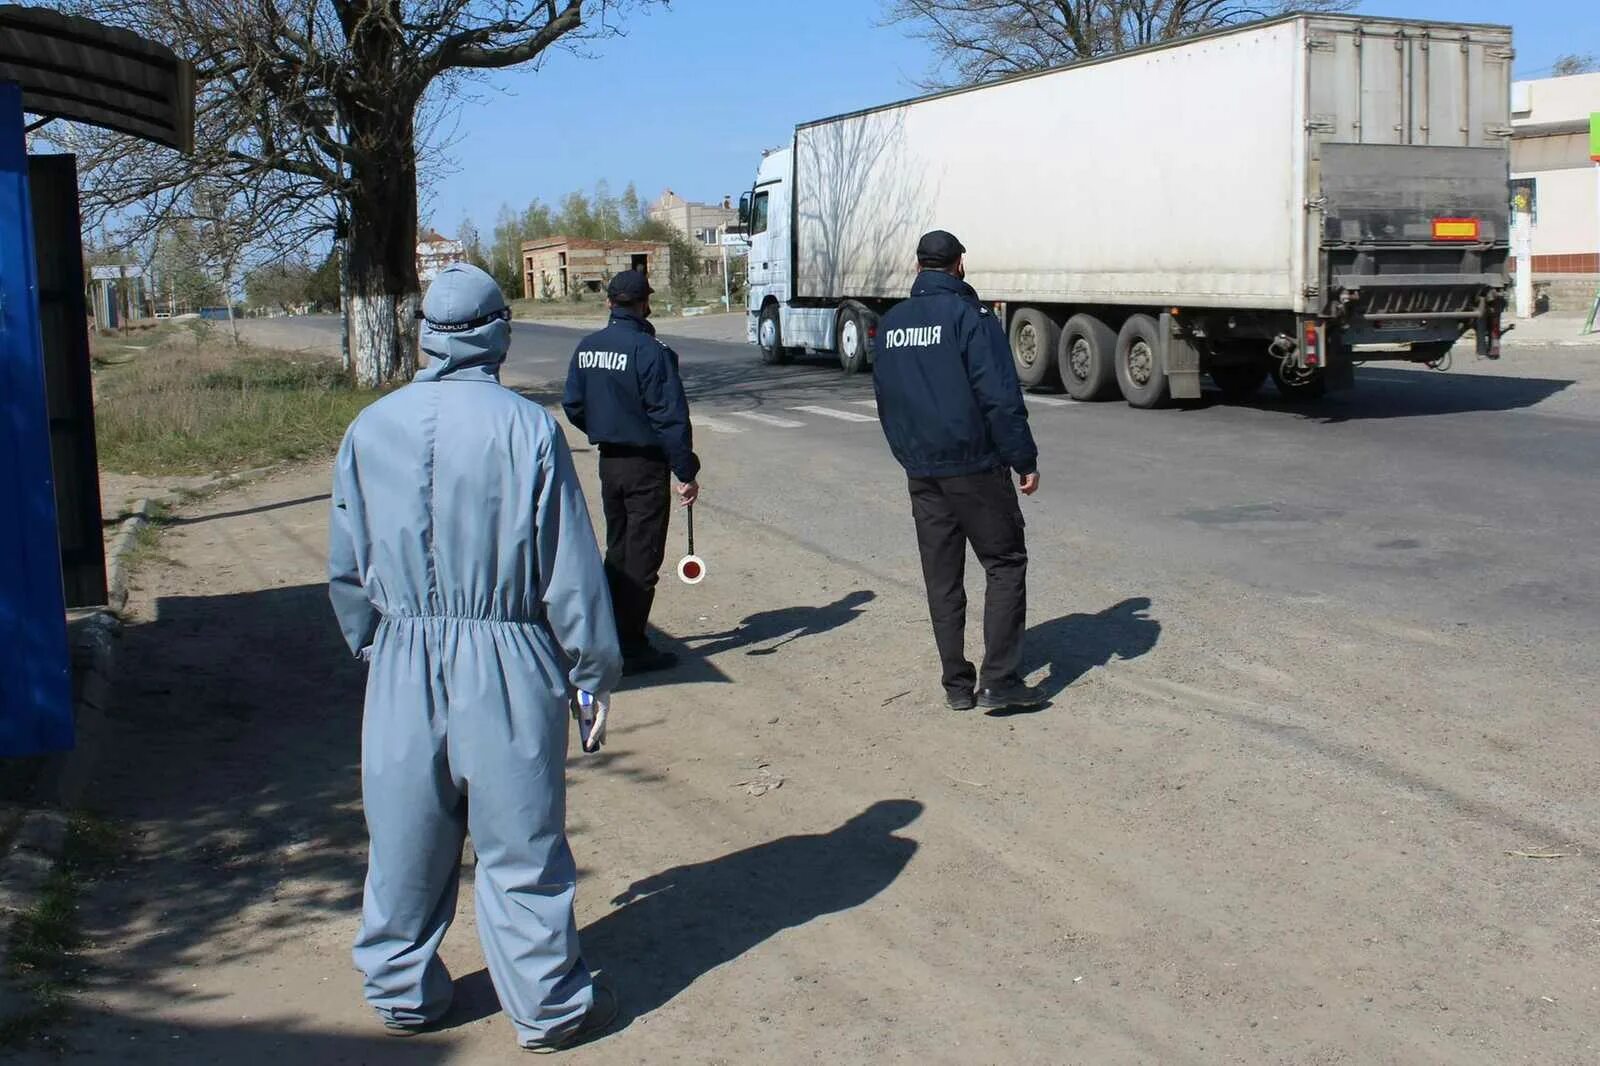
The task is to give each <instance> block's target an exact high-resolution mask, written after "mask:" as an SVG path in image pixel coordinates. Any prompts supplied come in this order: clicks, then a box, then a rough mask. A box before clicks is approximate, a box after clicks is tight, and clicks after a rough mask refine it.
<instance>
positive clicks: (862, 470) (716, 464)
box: [506, 323, 1600, 652]
mask: <svg viewBox="0 0 1600 1066" xmlns="http://www.w3.org/2000/svg"><path fill="white" fill-rule="evenodd" d="M581 335H582V333H581V331H579V330H572V329H563V328H557V327H551V326H542V325H531V324H527V323H519V324H518V325H517V326H516V329H515V333H514V344H513V353H512V357H511V360H510V362H509V364H508V368H507V374H506V377H507V380H508V381H512V382H515V383H517V384H520V385H523V386H526V387H531V388H535V389H538V390H540V394H541V395H542V396H543V398H545V399H548V400H551V401H554V400H555V399H557V397H556V396H555V388H556V387H555V385H553V384H552V382H553V381H554V380H555V379H559V378H560V376H561V375H562V373H564V369H565V362H566V360H567V359H568V358H570V355H571V352H572V349H573V347H574V345H575V343H576V341H577V339H578V338H579V337H580V336H581ZM673 344H674V347H675V348H676V350H677V351H678V353H679V355H680V358H681V360H682V365H683V375H684V380H685V383H686V387H687V389H688V392H689V396H690V400H691V404H692V407H693V411H694V415H695V423H696V426H697V433H698V440H699V442H700V444H701V447H702V450H703V451H705V452H706V453H707V455H706V458H707V462H706V469H705V472H704V475H703V478H702V480H703V483H704V486H705V489H706V492H707V498H706V502H707V504H708V505H711V506H715V507H722V508H727V509H730V510H732V511H734V512H737V513H739V514H741V515H745V516H750V517H754V518H757V519H759V520H760V521H762V522H763V523H766V524H770V525H772V526H774V527H777V528H782V529H785V530H789V531H791V532H792V533H793V534H794V535H795V536H798V537H801V538H803V539H805V540H807V541H809V542H811V543H814V544H816V545H818V546H822V547H825V548H826V549H827V550H828V551H829V552H830V553H831V554H836V555H838V556H840V557H841V558H844V559H848V560H850V561H852V562H858V563H863V564H875V563H877V562H880V561H881V560H882V559H884V558H885V557H886V556H894V557H900V556H903V555H904V553H905V551H906V549H907V539H908V529H907V522H908V519H907V505H906V500H905V496H904V491H903V486H902V480H901V478H900V476H899V473H898V468H897V467H896V466H895V465H894V462H893V460H892V458H891V457H890V456H889V454H888V451H887V447H886V445H885V443H884V440H883V437H882V434H881V432H880V430H879V427H878V425H877V423H876V420H875V418H874V414H873V408H872V406H871V399H872V389H871V381H870V378H869V377H867V376H860V377H845V376H843V375H841V374H840V372H839V371H838V369H837V367H836V366H835V365H834V364H833V363H832V362H831V361H829V360H827V359H823V358H820V357H818V358H813V359H807V360H804V361H802V362H800V363H798V364H796V365H792V366H787V367H767V366H763V365H761V363H760V362H759V360H758V358H757V356H756V353H755V351H754V349H753V348H751V347H749V346H747V345H744V344H725V343H716V342H709V341H693V340H674V341H673ZM1569 352H1570V354H1567V355H1566V356H1565V358H1566V359H1567V360H1568V361H1569V362H1570V363H1571V364H1573V366H1574V369H1573V370H1572V371H1570V372H1568V373H1556V374H1552V373H1549V372H1548V371H1544V372H1538V373H1534V372H1529V371H1525V370H1521V369H1520V368H1519V366H1518V360H1517V359H1516V358H1511V357H1508V358H1507V359H1505V360H1503V361H1502V362H1501V363H1499V364H1489V366H1490V367H1491V369H1490V370H1487V371H1483V372H1478V373H1453V374H1439V373H1435V372H1432V371H1427V370H1420V369H1418V370H1412V369H1400V368H1398V367H1396V366H1393V365H1389V366H1382V367H1378V366H1374V367H1370V368H1363V369H1362V370H1361V371H1360V383H1359V385H1358V388H1357V389H1356V390H1355V391H1354V392H1350V393H1345V394H1342V395H1337V396H1334V397H1331V398H1329V399H1327V400H1326V401H1324V402H1322V403H1320V404H1317V405H1315V406H1310V407H1289V406H1285V405H1281V404H1278V403H1276V402H1274V399H1273V396H1272V393H1271V389H1270V386H1268V388H1267V389H1266V390H1264V392H1263V394H1262V398H1261V399H1260V400H1259V401H1258V402H1256V403H1252V404H1249V405H1245V406H1228V405H1224V404H1222V403H1220V402H1208V403H1204V404H1202V405H1200V406H1198V407H1195V408H1190V409H1181V410H1170V411H1154V412H1147V411H1135V410H1133V409H1130V408H1128V407H1127V406H1125V405H1124V404H1122V403H1121V402H1110V403H1103V404H1078V403H1073V402H1070V401H1068V400H1066V399H1064V398H1062V397H1059V396H1030V398H1029V407H1030V411H1031V414H1032V424H1033V429H1034V434H1035V437H1036V439H1037V441H1038V444H1039V450H1040V467H1041V471H1042V474H1043V478H1044V487H1043V489H1042V490H1041V492H1040V493H1039V494H1038V495H1037V496H1035V497H1034V498H1033V499H1031V500H1028V501H1026V503H1025V510H1026V513H1027V518H1028V522H1029V536H1030V541H1031V548H1032V553H1033V558H1034V567H1035V572H1036V574H1040V575H1044V576H1045V579H1046V581H1051V580H1052V576H1053V577H1055V578H1060V579H1063V580H1067V581H1070V580H1071V577H1070V571H1071V569H1072V567H1073V564H1074V552H1073V550H1072V547H1071V543H1070V542H1071V540H1072V539H1074V538H1084V537H1086V538H1090V539H1092V540H1094V541H1095V542H1097V543H1099V544H1101V545H1106V546H1115V547H1116V549H1117V551H1118V554H1119V555H1121V557H1122V558H1123V559H1124V560H1125V563H1126V567H1127V578H1128V580H1129V581H1131V582H1134V583H1141V582H1144V583H1148V582H1150V581H1152V580H1153V579H1155V578H1156V577H1157V576H1158V575H1174V574H1179V575H1186V576H1187V577H1188V578H1190V579H1201V578H1203V577H1206V576H1208V575H1209V576H1223V577H1226V578H1228V579H1230V580H1233V581H1236V582H1239V583H1241V584H1244V585H1247V586H1249V587H1252V588H1255V589H1258V590H1259V591H1260V592H1262V593H1263V594H1268V595H1274V596H1280V597H1290V598H1300V599H1305V598H1312V599H1315V600H1317V601H1319V602H1320V601H1337V602H1340V603H1343V604H1346V605H1348V606H1350V607H1353V608H1358V609H1361V610H1365V611H1373V610H1381V611H1383V612H1385V613H1387V614H1390V615H1393V616H1394V617H1395V618H1404V619H1409V620H1412V621H1415V622H1418V623H1421V624H1439V625H1446V626H1451V627H1463V626H1466V627H1484V628H1489V629H1494V630H1496V631H1502V632H1503V633H1504V635H1505V637H1506V638H1507V639H1509V640H1517V641H1523V640H1526V641H1536V642H1540V643H1543V644H1546V645H1565V644H1569V643H1571V644H1575V645H1577V648H1576V649H1575V650H1580V651H1584V652H1587V650H1588V642H1589V639H1590V637H1591V635H1592V634H1593V633H1594V632H1595V631H1596V630H1597V628H1600V556H1597V555H1596V554H1595V553H1593V552H1591V551H1589V550H1587V549H1586V548H1585V547H1584V545H1587V544H1589V543H1591V542H1592V538H1593V536H1594V531H1595V530H1596V529H1597V528H1600V393H1596V392H1593V391H1592V389H1591V386H1590V385H1589V384H1588V383H1586V382H1584V381H1582V380H1580V378H1581V376H1582V373H1581V371H1580V370H1578V369H1577V367H1580V366H1594V365H1595V364H1596V360H1595V358H1594V355H1595V354H1596V352H1595V351H1594V350H1569ZM1551 362H1552V361H1551V360H1548V359H1547V360H1541V361H1540V365H1541V366H1549V365H1550V364H1551ZM1213 399H1215V397H1213ZM1563 401H1565V402H1564V403H1563ZM1580 401H1592V406H1590V404H1589V403H1580ZM1586 407H1587V408H1589V409H1588V410H1585V409H1584V408H1586ZM1035 605H1036V606H1035V613H1037V612H1038V610H1040V609H1044V610H1048V607H1047V606H1045V605H1044V604H1043V603H1041V602H1040V600H1039V598H1038V597H1037V596H1036V597H1035Z"/></svg>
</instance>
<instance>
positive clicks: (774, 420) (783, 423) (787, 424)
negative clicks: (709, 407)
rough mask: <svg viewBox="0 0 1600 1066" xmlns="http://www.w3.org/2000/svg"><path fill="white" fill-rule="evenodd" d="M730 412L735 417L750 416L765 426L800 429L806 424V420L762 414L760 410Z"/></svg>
mask: <svg viewBox="0 0 1600 1066" xmlns="http://www.w3.org/2000/svg"><path fill="white" fill-rule="evenodd" d="M728 414H730V415H732V416H733V417H735V418H748V419H749V420H750V421H752V422H760V423H761V424H762V425H764V426H777V427H778V428H779V429H800V428H801V427H803V426H804V425H805V423H804V422H796V421H795V420H794V419H792V418H779V417H778V416H777V415H768V414H762V413H761V412H760V411H729V412H728Z"/></svg>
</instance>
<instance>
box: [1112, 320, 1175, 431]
mask: <svg viewBox="0 0 1600 1066" xmlns="http://www.w3.org/2000/svg"><path fill="white" fill-rule="evenodd" d="M1116 365H1117V387H1118V388H1120V389H1121V390H1122V398H1123V399H1125V400H1127V401H1128V403H1129V404H1131V405H1132V406H1134V407H1141V408H1145V409H1147V410H1148V409H1150V408H1153V407H1165V406H1166V405H1167V404H1168V403H1170V402H1171V400H1172V389H1171V388H1170V387H1169V386H1168V384H1167V371H1166V368H1165V367H1163V366H1162V365H1161V333H1160V329H1159V328H1158V327H1157V326H1156V320H1155V319H1153V318H1151V317H1150V316H1149V315H1131V316H1129V318H1128V321H1126V322H1124V323H1123V324H1122V332H1120V333H1118V334H1117V359H1116Z"/></svg>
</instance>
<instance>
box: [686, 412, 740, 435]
mask: <svg viewBox="0 0 1600 1066" xmlns="http://www.w3.org/2000/svg"><path fill="white" fill-rule="evenodd" d="M689 421H690V423H691V424H692V425H693V426H694V427H695V428H696V429H709V430H710V431H711V432H713V433H743V432H744V427H743V426H736V425H734V424H733V423H731V422H724V421H722V420H721V419H717V418H707V417H706V416H705V415H690V416H689Z"/></svg>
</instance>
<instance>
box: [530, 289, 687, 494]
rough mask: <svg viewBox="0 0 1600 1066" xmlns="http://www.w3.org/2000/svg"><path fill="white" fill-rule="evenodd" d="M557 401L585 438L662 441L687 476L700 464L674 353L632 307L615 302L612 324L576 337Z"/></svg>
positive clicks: (635, 443) (639, 444) (644, 444)
mask: <svg viewBox="0 0 1600 1066" xmlns="http://www.w3.org/2000/svg"><path fill="white" fill-rule="evenodd" d="M561 407H562V409H563V410H565V411H566V412H567V419H568V420H569V421H570V422H571V423H572V424H573V425H574V426H576V427H577V428H578V429H579V430H580V431H582V432H584V433H587V434H588V435H589V443H590V444H594V445H597V446H601V447H603V446H605V445H607V444H615V445H623V446H626V447H632V448H657V449H660V450H661V452H662V453H663V454H664V455H665V456H666V459H667V464H668V465H669V466H670V467H671V468H672V473H673V474H674V475H676V477H677V479H678V480H679V481H682V482H684V483H685V484H687V483H689V482H691V481H693V480H694V479H695V475H696V474H698V473H699V472H700V459H699V457H698V456H696V455H695V454H694V428H693V427H692V426H691V425H690V424H689V401H688V399H686V398H685V397H684V395H683V380H682V379H681V378H679V377H678V353H677V352H674V351H673V350H672V349H671V348H668V347H667V346H666V345H665V344H662V343H661V342H660V341H658V340H656V330H655V327H654V326H652V325H651V324H650V323H649V322H647V321H645V320H644V319H643V318H640V317H639V316H638V315H636V314H634V313H633V312H632V311H624V310H622V309H620V308H614V309H613V310H612V312H611V323H610V325H608V326H606V328H605V329H603V330H601V331H600V332H598V333H592V334H590V335H589V336H587V337H585V338H584V339H583V341H582V342H581V343H580V344H579V345H578V350H577V351H576V352H575V353H573V356H572V368H571V369H570V370H569V371H568V372H567V391H566V395H565V396H564V397H562V400H561Z"/></svg>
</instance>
